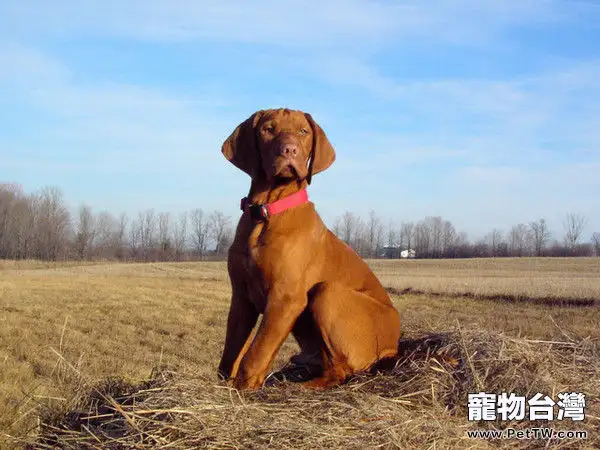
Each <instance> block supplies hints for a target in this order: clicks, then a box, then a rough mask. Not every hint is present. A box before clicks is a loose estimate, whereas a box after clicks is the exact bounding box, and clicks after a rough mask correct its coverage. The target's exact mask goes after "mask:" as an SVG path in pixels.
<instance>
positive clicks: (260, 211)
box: [240, 189, 308, 220]
mask: <svg viewBox="0 0 600 450" xmlns="http://www.w3.org/2000/svg"><path fill="white" fill-rule="evenodd" d="M306 202H308V193H307V192H306V189H301V190H299V191H298V192H296V193H294V194H292V195H288V196H287V197H284V198H282V199H280V200H276V201H274V202H272V203H250V201H249V200H248V197H244V198H243V199H242V201H241V204H240V208H241V210H242V211H244V212H246V211H250V217H252V218H253V219H254V220H267V219H268V218H269V217H270V216H273V215H275V214H279V213H281V212H283V211H285V210H286V209H290V208H294V207H296V206H299V205H302V204H303V203H306Z"/></svg>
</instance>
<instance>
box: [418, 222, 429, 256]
mask: <svg viewBox="0 0 600 450" xmlns="http://www.w3.org/2000/svg"><path fill="white" fill-rule="evenodd" d="M430 248H431V230H430V228H429V224H428V223H427V222H426V221H424V220H422V221H420V222H419V223H417V225H416V226H415V229H414V250H416V252H417V255H418V256H419V257H429V256H430Z"/></svg>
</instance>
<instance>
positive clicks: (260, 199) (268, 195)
mask: <svg viewBox="0 0 600 450" xmlns="http://www.w3.org/2000/svg"><path fill="white" fill-rule="evenodd" d="M307 186H308V183H307V181H306V180H302V181H298V180H291V181H284V182H275V181H272V180H271V181H268V180H265V179H259V180H252V184H251V185H250V193H249V194H248V200H249V201H250V203H260V204H265V203H272V202H274V201H277V200H281V199H282V198H285V197H288V196H290V195H292V194H295V193H296V192H298V191H300V190H302V189H306V187H307Z"/></svg>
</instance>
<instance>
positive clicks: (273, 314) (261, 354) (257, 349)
mask: <svg viewBox="0 0 600 450" xmlns="http://www.w3.org/2000/svg"><path fill="white" fill-rule="evenodd" d="M286 288H288V289H289V286H281V287H280V288H278V287H275V288H274V289H271V291H270V293H269V294H268V296H267V307H266V308H265V312H264V316H263V320H262V322H261V324H260V326H259V328H258V331H257V333H256V336H255V338H254V340H253V341H252V344H251V345H250V348H249V349H248V351H247V352H246V354H245V355H244V357H243V358H242V361H241V363H240V367H239V370H238V373H237V376H236V377H235V381H234V385H235V387H236V388H238V389H258V388H259V387H261V386H262V384H263V382H264V380H265V376H266V374H267V371H268V370H269V367H270V366H271V363H272V362H273V359H274V358H275V355H276V354H277V351H278V350H279V348H280V347H281V345H282V344H283V341H284V340H285V338H286V337H287V336H288V334H289V333H290V331H291V330H292V327H293V326H294V323H295V322H296V320H297V319H298V316H300V314H301V313H302V311H304V309H305V308H306V305H307V303H308V299H307V295H306V292H302V291H300V290H298V291H296V292H294V293H290V292H289V291H286V290H285V289H286Z"/></svg>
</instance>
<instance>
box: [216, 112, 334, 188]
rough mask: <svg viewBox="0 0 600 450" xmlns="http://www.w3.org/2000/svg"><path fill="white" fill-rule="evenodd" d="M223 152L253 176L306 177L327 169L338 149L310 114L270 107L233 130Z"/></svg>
mask: <svg viewBox="0 0 600 450" xmlns="http://www.w3.org/2000/svg"><path fill="white" fill-rule="evenodd" d="M221 151H222V152H223V155H225V157H226V158H227V159H228V160H229V161H231V162H232V163H233V164H234V165H235V166H236V167H238V168H240V169H242V170H243V171H244V172H246V173H247V174H248V175H250V176H251V177H252V179H258V178H260V177H261V176H263V177H265V178H266V180H267V181H269V182H271V183H273V182H277V181H278V180H282V181H286V180H290V181H291V180H304V179H306V180H307V181H308V182H309V183H310V181H311V177H312V175H314V174H316V173H319V172H322V171H323V170H325V169H327V168H328V167H329V166H330V165H331V164H333V161H334V160H335V151H334V150H333V147H332V146H331V144H330V142H329V140H328V139H327V136H325V133H324V132H323V130H322V129H321V127H320V126H319V125H317V124H316V123H315V121H314V120H313V119H312V117H311V116H310V114H306V113H303V112H302V111H293V110H289V109H267V110H261V111H258V112H256V113H254V114H252V115H251V116H250V117H249V118H248V119H247V120H245V121H244V122H242V123H241V124H240V125H238V127H237V128H236V129H235V130H234V131H233V133H231V136H229V137H228V138H227V140H226V141H225V142H224V143H223V147H222V148H221Z"/></svg>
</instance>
